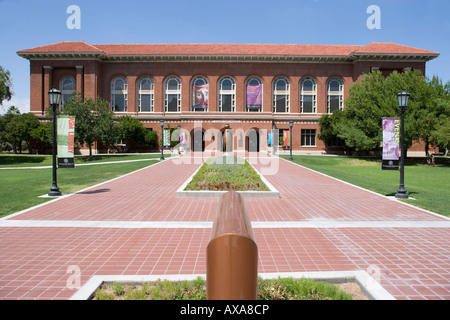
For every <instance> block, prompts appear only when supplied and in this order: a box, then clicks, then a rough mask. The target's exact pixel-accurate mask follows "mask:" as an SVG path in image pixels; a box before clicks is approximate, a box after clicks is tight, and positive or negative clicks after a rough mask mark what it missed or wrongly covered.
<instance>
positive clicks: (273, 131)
mask: <svg viewBox="0 0 450 320" xmlns="http://www.w3.org/2000/svg"><path fill="white" fill-rule="evenodd" d="M275 129H276V127H275V122H274V123H272V155H273V156H274V155H275V152H276V150H275Z"/></svg>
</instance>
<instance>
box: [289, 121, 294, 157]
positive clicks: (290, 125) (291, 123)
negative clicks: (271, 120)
mask: <svg viewBox="0 0 450 320" xmlns="http://www.w3.org/2000/svg"><path fill="white" fill-rule="evenodd" d="M293 125H294V121H292V120H291V121H289V131H290V133H289V140H290V141H289V144H290V146H289V149H290V152H291V155H290V157H289V160H291V161H292V160H293V159H292V126H293Z"/></svg>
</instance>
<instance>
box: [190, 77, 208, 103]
mask: <svg viewBox="0 0 450 320" xmlns="http://www.w3.org/2000/svg"><path fill="white" fill-rule="evenodd" d="M191 97H192V111H208V102H209V87H208V80H207V79H206V78H205V77H196V78H195V79H194V80H192V93H191Z"/></svg>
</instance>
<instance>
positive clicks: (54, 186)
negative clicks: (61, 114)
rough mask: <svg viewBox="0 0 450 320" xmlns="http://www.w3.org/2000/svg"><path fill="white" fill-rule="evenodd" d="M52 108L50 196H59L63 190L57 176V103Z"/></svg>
mask: <svg viewBox="0 0 450 320" xmlns="http://www.w3.org/2000/svg"><path fill="white" fill-rule="evenodd" d="M52 110H53V154H52V158H53V183H52V186H51V188H50V192H49V193H48V195H49V196H50V197H58V196H60V195H61V191H59V187H58V184H57V181H56V180H57V177H56V148H57V147H56V104H55V103H53V104H52Z"/></svg>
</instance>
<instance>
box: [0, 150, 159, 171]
mask: <svg viewBox="0 0 450 320" xmlns="http://www.w3.org/2000/svg"><path fill="white" fill-rule="evenodd" d="M165 156H166V155H165ZM159 157H160V155H159V154H158V155H156V154H114V155H93V156H92V157H89V156H85V155H76V156H75V165H77V164H83V163H94V162H109V161H122V160H144V159H154V158H159ZM51 165H52V156H51V155H29V154H13V153H0V167H1V168H10V167H40V166H51Z"/></svg>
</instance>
